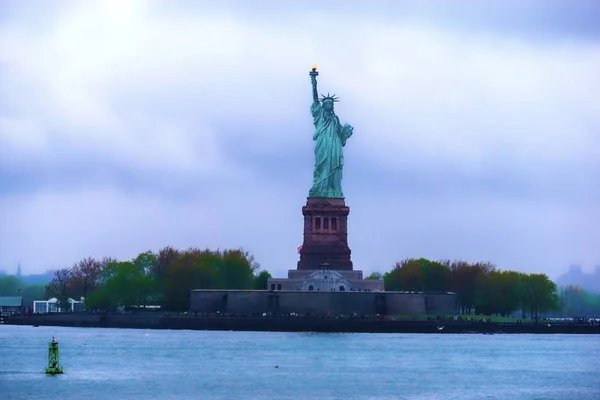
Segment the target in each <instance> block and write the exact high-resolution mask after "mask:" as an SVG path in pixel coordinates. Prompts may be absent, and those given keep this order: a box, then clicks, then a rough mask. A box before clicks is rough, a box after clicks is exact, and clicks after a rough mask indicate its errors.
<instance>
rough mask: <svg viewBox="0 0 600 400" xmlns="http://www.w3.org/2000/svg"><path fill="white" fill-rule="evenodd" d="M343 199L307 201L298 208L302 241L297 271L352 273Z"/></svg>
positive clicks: (311, 199)
mask: <svg viewBox="0 0 600 400" xmlns="http://www.w3.org/2000/svg"><path fill="white" fill-rule="evenodd" d="M349 213H350V207H347V206H346V204H345V202H344V199H343V198H320V197H309V198H308V199H307V201H306V205H305V206H304V207H302V214H303V215H304V241H303V244H302V248H301V249H300V261H298V270H319V269H331V270H341V271H352V261H351V260H350V253H351V252H350V248H349V247H348V214H349Z"/></svg>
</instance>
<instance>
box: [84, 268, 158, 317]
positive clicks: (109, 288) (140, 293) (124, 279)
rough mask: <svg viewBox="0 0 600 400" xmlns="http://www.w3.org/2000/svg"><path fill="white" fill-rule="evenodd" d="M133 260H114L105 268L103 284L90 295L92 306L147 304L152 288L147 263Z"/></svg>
mask: <svg viewBox="0 0 600 400" xmlns="http://www.w3.org/2000/svg"><path fill="white" fill-rule="evenodd" d="M138 261H139V260H138V258H136V259H134V260H132V261H122V262H113V263H110V264H108V265H107V266H106V267H105V268H104V270H103V284H102V285H101V286H100V287H99V288H98V290H97V291H95V292H94V293H93V295H92V296H91V297H90V301H89V306H90V307H92V308H101V309H110V308H114V307H116V306H140V305H145V304H146V300H147V298H148V294H149V292H150V290H151V288H152V279H151V278H150V277H149V276H148V275H146V274H145V273H144V272H145V266H144V265H145V264H144V263H140V262H138Z"/></svg>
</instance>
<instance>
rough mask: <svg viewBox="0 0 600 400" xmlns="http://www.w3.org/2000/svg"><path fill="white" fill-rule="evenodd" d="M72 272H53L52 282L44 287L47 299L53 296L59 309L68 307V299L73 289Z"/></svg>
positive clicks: (69, 270) (70, 270)
mask: <svg viewBox="0 0 600 400" xmlns="http://www.w3.org/2000/svg"><path fill="white" fill-rule="evenodd" d="M72 279H73V270H72V269H71V268H61V269H59V270H57V271H54V277H53V278H52V281H51V282H50V283H49V284H48V286H47V287H46V294H47V296H48V297H50V296H53V297H56V299H57V300H58V303H59V306H60V307H67V306H68V299H69V295H70V292H71V291H72V287H73V280H72Z"/></svg>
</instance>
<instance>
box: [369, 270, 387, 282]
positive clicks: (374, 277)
mask: <svg viewBox="0 0 600 400" xmlns="http://www.w3.org/2000/svg"><path fill="white" fill-rule="evenodd" d="M365 279H366V280H368V281H379V280H382V279H383V274H382V273H381V272H371V274H370V275H369V276H367V277H366V278H365Z"/></svg>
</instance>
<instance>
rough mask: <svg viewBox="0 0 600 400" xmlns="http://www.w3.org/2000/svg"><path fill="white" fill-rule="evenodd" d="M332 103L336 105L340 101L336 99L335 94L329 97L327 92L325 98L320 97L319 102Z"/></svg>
mask: <svg viewBox="0 0 600 400" xmlns="http://www.w3.org/2000/svg"><path fill="white" fill-rule="evenodd" d="M328 100H329V101H332V102H334V103H337V102H339V101H340V99H338V98H337V97H336V96H335V94H332V95H330V94H329V92H328V93H327V96H324V95H321V102H324V101H328Z"/></svg>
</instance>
